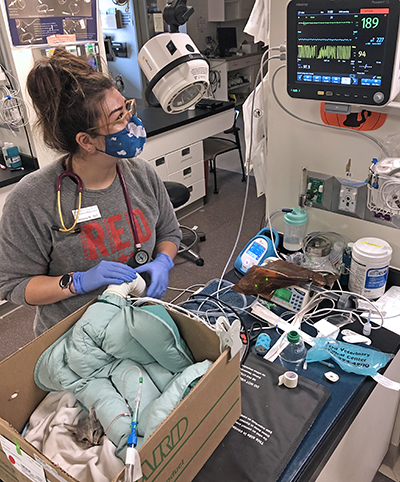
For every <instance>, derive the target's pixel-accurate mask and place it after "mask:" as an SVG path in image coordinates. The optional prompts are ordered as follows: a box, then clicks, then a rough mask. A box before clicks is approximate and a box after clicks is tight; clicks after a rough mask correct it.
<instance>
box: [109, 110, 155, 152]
mask: <svg viewBox="0 0 400 482" xmlns="http://www.w3.org/2000/svg"><path fill="white" fill-rule="evenodd" d="M104 137H105V140H106V148H105V150H104V152H105V153H106V154H108V155H109V156H112V157H119V158H122V159H123V158H131V157H136V156H139V155H140V153H141V152H142V151H143V146H144V143H145V142H146V130H145V128H144V126H143V123H142V121H141V120H140V119H138V118H137V117H136V116H132V117H131V119H130V121H129V122H128V124H127V126H126V127H125V128H124V129H122V131H119V132H116V133H115V134H107V135H106V136H104Z"/></svg>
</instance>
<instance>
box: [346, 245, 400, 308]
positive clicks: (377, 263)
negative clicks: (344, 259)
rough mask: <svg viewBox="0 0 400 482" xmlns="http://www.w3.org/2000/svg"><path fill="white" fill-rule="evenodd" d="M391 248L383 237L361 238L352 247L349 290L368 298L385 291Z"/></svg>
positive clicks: (372, 298) (373, 297)
mask: <svg viewBox="0 0 400 482" xmlns="http://www.w3.org/2000/svg"><path fill="white" fill-rule="evenodd" d="M392 252H393V250H392V248H391V246H390V245H389V243H387V242H386V241H384V240H383V239H379V238H361V239H359V240H358V241H356V242H355V243H354V245H353V248H352V258H351V265H350V277H349V290H350V291H352V292H353V293H358V294H360V295H363V296H365V297H366V298H368V299H371V300H374V299H376V298H379V297H380V296H382V295H383V293H384V292H385V287H386V281H387V277H388V273H389V263H390V260H391V258H392Z"/></svg>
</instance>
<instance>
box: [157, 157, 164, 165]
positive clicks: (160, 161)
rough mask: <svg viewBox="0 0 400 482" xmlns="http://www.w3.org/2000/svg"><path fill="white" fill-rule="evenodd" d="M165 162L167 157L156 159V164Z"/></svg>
mask: <svg viewBox="0 0 400 482" xmlns="http://www.w3.org/2000/svg"><path fill="white" fill-rule="evenodd" d="M163 164H165V157H160V158H159V159H156V166H157V167H158V166H162V165H163Z"/></svg>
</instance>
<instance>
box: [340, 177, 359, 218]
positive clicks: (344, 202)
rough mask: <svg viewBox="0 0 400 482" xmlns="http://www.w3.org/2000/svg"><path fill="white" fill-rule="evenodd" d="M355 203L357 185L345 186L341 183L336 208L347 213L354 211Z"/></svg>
mask: <svg viewBox="0 0 400 482" xmlns="http://www.w3.org/2000/svg"><path fill="white" fill-rule="evenodd" d="M356 204H357V187H356V186H346V185H344V184H342V185H341V187H340V192H339V206H338V209H339V210H340V211H346V212H348V213H355V212H356Z"/></svg>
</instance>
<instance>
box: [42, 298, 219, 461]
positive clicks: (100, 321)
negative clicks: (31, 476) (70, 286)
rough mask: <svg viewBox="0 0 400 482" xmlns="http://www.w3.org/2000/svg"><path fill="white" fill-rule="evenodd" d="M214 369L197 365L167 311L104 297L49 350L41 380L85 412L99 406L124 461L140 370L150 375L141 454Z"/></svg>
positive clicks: (139, 428) (143, 403)
mask: <svg viewBox="0 0 400 482" xmlns="http://www.w3.org/2000/svg"><path fill="white" fill-rule="evenodd" d="M210 366H211V362H210V361H208V360H205V361H203V362H198V363H195V362H194V360H193V357H192V355H191V353H190V350H189V349H188V347H187V345H186V343H185V341H184V340H183V339H182V338H181V336H180V334H179V331H178V329H177V327H176V325H175V323H174V321H173V319H172V318H171V317H170V316H169V314H168V312H167V311H166V310H165V309H164V308H163V307H162V306H160V305H154V306H146V307H141V308H138V307H134V306H132V305H131V304H130V303H129V302H128V301H126V300H125V299H124V298H122V297H120V296H118V295H116V294H114V293H104V294H103V295H102V296H99V298H98V301H97V302H96V303H94V304H93V305H91V306H90V307H89V308H88V309H87V310H86V311H85V313H84V314H83V316H82V318H81V319H80V320H79V321H78V322H77V323H76V324H75V325H74V326H73V327H72V328H71V329H70V330H69V331H67V332H66V333H65V334H64V335H63V336H62V337H60V338H59V339H58V340H57V341H56V342H55V343H54V344H53V345H51V346H50V347H49V348H47V350H46V351H45V352H43V354H42V355H41V357H40V358H39V360H38V362H37V364H36V367H35V372H34V377H35V382H36V384H37V385H38V386H39V387H40V388H41V389H43V390H46V391H61V390H68V391H71V392H72V393H73V394H74V395H75V397H76V398H77V400H78V401H79V402H80V403H81V404H82V405H83V406H84V407H86V408H89V407H91V406H93V407H94V408H95V410H96V414H97V416H98V418H99V420H100V422H101V424H102V425H103V427H104V429H106V428H107V427H109V428H108V430H107V437H108V438H109V439H110V440H111V441H112V442H113V443H114V444H115V446H116V447H117V449H116V455H117V456H119V457H120V458H122V459H124V455H125V450H126V442H127V438H128V435H129V433H130V423H131V417H130V416H129V415H125V416H120V415H121V414H126V413H128V412H129V409H130V408H132V409H133V408H134V406H135V399H136V396H137V393H138V387H139V370H138V368H139V369H140V371H141V372H142V377H143V387H142V394H141V402H140V407H139V412H138V426H137V434H138V448H139V447H140V446H141V445H142V444H143V443H144V441H145V440H146V439H147V437H148V436H149V435H150V434H151V433H152V432H153V431H154V430H155V429H156V428H157V427H158V426H159V425H160V424H161V423H162V422H163V420H164V419H165V418H166V417H167V416H168V414H169V413H170V412H171V411H172V409H173V408H174V407H175V406H176V405H177V404H178V403H179V401H180V400H182V398H184V396H185V395H186V394H187V393H188V391H189V390H190V388H191V387H192V386H194V384H195V383H196V382H197V381H198V380H199V378H200V377H201V376H202V375H204V373H205V372H206V371H207V370H208V369H209V368H210ZM135 367H138V368H135ZM110 424H111V425H110ZM109 425H110V426H109Z"/></svg>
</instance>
